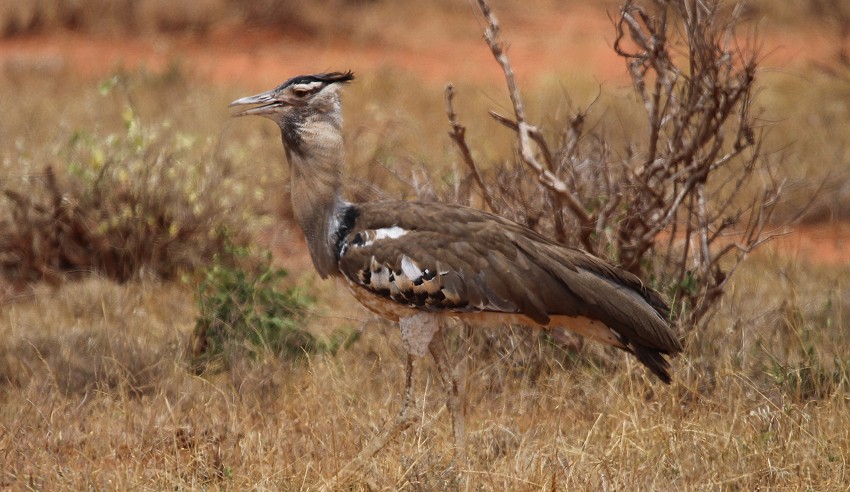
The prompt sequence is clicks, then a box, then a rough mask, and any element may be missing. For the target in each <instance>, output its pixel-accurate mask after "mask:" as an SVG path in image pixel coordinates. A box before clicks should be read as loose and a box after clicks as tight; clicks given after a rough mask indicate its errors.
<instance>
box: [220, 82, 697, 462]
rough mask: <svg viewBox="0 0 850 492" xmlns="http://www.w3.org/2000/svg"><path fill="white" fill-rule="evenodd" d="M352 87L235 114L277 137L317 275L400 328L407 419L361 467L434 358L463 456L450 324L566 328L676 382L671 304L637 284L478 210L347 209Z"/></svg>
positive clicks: (280, 99)
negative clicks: (268, 124)
mask: <svg viewBox="0 0 850 492" xmlns="http://www.w3.org/2000/svg"><path fill="white" fill-rule="evenodd" d="M353 79H354V75H353V74H352V73H351V72H345V73H342V72H333V73H320V74H315V75H301V76H297V77H293V78H291V79H289V80H287V81H286V82H284V83H283V84H281V85H280V86H279V87H277V88H275V89H272V90H270V91H267V92H263V93H261V94H257V95H255V96H250V97H245V98H242V99H238V100H236V101H233V102H232V103H231V106H245V105H251V106H252V107H250V108H249V109H244V110H242V111H240V112H237V113H235V114H234V116H246V115H259V116H264V117H266V118H269V119H271V120H273V121H274V122H275V123H277V125H278V126H279V127H280V130H281V135H282V138H283V146H284V150H285V152H286V159H287V160H288V161H289V165H290V169H291V179H292V186H291V188H292V206H293V210H294V214H295V218H296V220H297V221H298V223H299V224H300V226H301V229H302V230H303V231H304V235H305V236H306V239H307V246H308V248H309V250H310V255H311V257H312V259H313V264H314V265H315V267H316V271H317V272H318V273H319V275H321V277H322V278H327V277H340V278H343V279H345V281H346V283H347V284H348V286H349V288H350V289H351V292H352V294H354V296H355V297H356V298H357V299H358V300H359V301H360V302H361V303H363V305H365V306H366V307H367V308H369V309H370V310H372V311H374V312H376V313H378V314H380V315H381V316H383V317H385V318H389V319H390V320H392V321H395V322H398V324H399V326H400V328H401V336H402V340H403V342H404V346H405V348H406V350H407V353H408V356H407V364H406V378H405V388H404V393H403V397H404V400H403V402H402V406H401V411H400V412H399V416H398V418H397V419H396V421H395V424H394V425H393V426H391V427H390V428H388V429H387V430H386V431H385V432H384V433H383V434H382V435H381V436H379V437H377V438H376V439H375V440H374V441H373V442H372V444H371V445H370V446H367V448H366V449H364V450H363V451H362V452H361V454H360V456H359V458H360V459H364V458H368V457H370V456H371V455H373V454H374V453H375V452H377V451H378V450H379V449H380V448H381V447H383V446H384V445H385V444H386V443H387V442H388V441H389V440H390V439H392V437H393V436H394V435H395V434H396V433H398V432H399V431H400V430H401V429H403V428H404V426H405V425H407V423H409V420H410V419H409V418H408V410H409V408H410V386H411V377H412V372H413V362H414V359H415V358H416V357H421V356H423V355H425V354H426V352H428V351H430V352H431V354H432V355H433V357H434V359H435V361H436V363H437V368H438V370H439V372H440V375H441V377H442V379H443V382H444V384H445V386H446V389H447V392H448V403H447V406H448V408H449V411H450V413H451V416H452V427H453V431H454V436H455V441H456V445H457V448H458V451H459V452H463V450H464V429H463V415H464V412H463V401H462V399H461V398H460V396H459V395H458V384H457V381H456V376H455V374H454V372H453V371H452V370H450V368H449V365H448V362H447V357H446V352H445V348H444V347H443V342H442V334H441V333H440V328H441V326H442V325H443V321H444V320H445V319H446V318H449V317H453V318H458V319H460V320H462V321H465V322H468V323H472V324H481V323H487V324H494V323H502V322H505V323H522V324H525V325H532V326H534V325H537V326H542V327H552V326H562V327H565V328H568V329H570V330H572V331H574V332H576V333H579V334H581V335H584V336H586V337H589V338H593V339H595V340H597V341H600V342H602V343H605V344H608V345H613V346H615V347H617V348H619V349H622V350H624V351H626V352H628V353H630V354H632V355H634V356H635V357H636V358H637V360H638V361H640V362H641V363H642V364H643V365H645V366H646V367H648V368H649V370H650V371H652V372H653V373H654V374H655V375H656V376H658V377H659V378H660V379H661V380H662V381H664V382H665V383H669V382H670V373H669V365H668V362H667V360H666V359H665V358H664V355H675V354H676V353H678V352H680V351H681V350H682V346H681V344H680V343H679V340H678V339H677V337H676V335H675V334H674V332H673V331H672V330H671V328H670V325H669V324H668V322H667V316H668V307H667V305H666V304H665V302H664V301H663V300H662V299H661V297H660V296H659V294H658V293H657V292H655V291H654V290H652V289H650V288H648V287H646V286H645V285H644V284H643V283H642V282H641V281H640V280H639V279H638V278H637V277H635V276H634V275H632V274H630V273H628V272H625V271H623V270H621V269H619V268H617V267H615V266H613V265H610V264H608V263H606V262H604V261H602V260H600V259H599V258H596V257H594V256H591V255H589V254H587V253H585V252H583V251H580V250H577V249H573V248H568V247H564V246H562V245H560V244H556V243H555V242H553V241H551V240H549V239H547V238H545V237H543V236H541V235H540V234H537V233H535V232H534V231H531V230H530V229H528V228H526V227H523V226H521V225H519V224H516V223H514V222H512V221H510V220H507V219H504V218H501V217H498V216H496V215H492V214H489V213H486V212H483V211H481V210H477V209H473V208H467V207H461V206H457V205H447V204H441V203H425V202H408V201H382V202H374V203H349V202H347V201H345V200H344V199H343V198H342V196H341V188H342V182H343V180H342V169H343V167H344V164H345V153H344V150H343V136H342V111H341V101H340V89H341V88H342V87H343V86H344V85H345V84H347V83H348V82H350V81H352V80H353Z"/></svg>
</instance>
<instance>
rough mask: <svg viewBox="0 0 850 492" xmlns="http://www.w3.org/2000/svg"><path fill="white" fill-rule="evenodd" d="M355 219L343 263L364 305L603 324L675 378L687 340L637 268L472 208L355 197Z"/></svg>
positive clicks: (615, 341) (616, 339)
mask: <svg viewBox="0 0 850 492" xmlns="http://www.w3.org/2000/svg"><path fill="white" fill-rule="evenodd" d="M350 217H351V219H352V220H351V223H350V224H349V227H348V228H347V230H346V231H345V234H344V237H341V238H340V260H339V269H340V272H341V273H342V275H343V276H344V277H346V278H347V279H348V280H349V282H350V283H351V285H352V288H353V289H355V293H356V294H357V295H358V298H359V299H360V300H361V301H363V302H364V303H365V304H367V305H369V303H370V302H372V301H375V302H374V303H373V304H372V305H373V306H374V305H375V303H381V302H383V303H384V305H388V306H389V307H394V306H399V307H403V308H407V309H416V310H424V311H429V312H435V313H446V314H450V315H459V316H462V315H465V314H475V313H477V314H479V315H485V316H486V315H491V316H493V317H496V316H498V315H521V316H522V317H523V318H527V319H528V320H529V321H532V322H534V323H536V324H539V325H542V326H547V325H550V322H559V323H561V322H563V321H564V320H570V319H582V320H589V321H591V322H598V323H601V324H602V325H604V329H605V330H606V331H608V330H610V336H609V338H610V340H606V339H605V337H601V338H600V337H597V338H599V339H601V340H602V341H604V342H606V343H610V344H611V345H615V346H618V347H620V348H622V349H625V350H627V351H629V352H632V353H633V354H634V355H635V356H636V357H637V358H638V360H640V361H641V362H643V363H644V364H645V365H647V366H648V367H649V368H650V369H652V370H653V372H655V373H656V374H657V375H658V376H659V377H660V378H661V379H662V380H664V381H669V374H668V371H667V367H668V365H667V361H666V360H664V358H663V357H662V356H661V354H675V353H677V352H680V351H681V348H682V347H681V344H680V343H679V340H678V339H677V338H676V336H675V334H674V333H673V331H672V329H671V328H670V326H669V323H668V322H667V321H666V317H667V315H668V308H667V305H666V304H665V303H664V301H663V300H662V299H661V297H660V296H659V295H658V293H656V292H655V291H653V290H652V289H649V288H647V287H646V286H645V285H644V284H643V283H642V282H641V281H640V280H639V279H638V278H637V277H635V276H634V275H632V274H630V273H628V272H625V271H623V270H621V269H619V268H616V267H614V266H612V265H609V264H608V263H606V262H604V261H602V260H599V259H597V258H595V257H593V256H591V255H589V254H587V253H585V252H583V251H580V250H577V249H573V248H567V247H564V246H561V245H558V244H556V243H554V242H552V241H550V240H548V239H546V238H545V237H543V236H541V235H539V234H537V233H535V232H533V231H531V230H530V229H528V228H526V227H523V226H521V225H519V224H516V223H514V222H512V221H509V220H507V219H504V218H501V217H498V216H495V215H492V214H489V213H486V212H483V211H481V210H477V209H472V208H468V207H460V206H453V205H446V204H439V203H426V202H374V203H366V204H357V205H352V212H351V214H350ZM368 297H372V298H373V299H372V300H368ZM370 307H372V306H370ZM564 324H565V325H566V327H567V328H570V324H569V323H564ZM577 331H579V332H582V330H577Z"/></svg>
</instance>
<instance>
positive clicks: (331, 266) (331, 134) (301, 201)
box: [281, 114, 348, 278]
mask: <svg viewBox="0 0 850 492" xmlns="http://www.w3.org/2000/svg"><path fill="white" fill-rule="evenodd" d="M282 123H283V124H281V132H282V137H283V144H284V147H285V148H286V157H287V160H288V161H289V164H290V169H291V174H292V177H291V179H292V209H293V211H294V214H295V219H296V220H297V221H298V224H299V225H300V226H301V230H302V231H304V236H305V238H306V239H307V247H308V249H309V250H310V256H311V257H312V259H313V265H314V266H315V267H316V271H318V273H319V275H321V277H322V278H326V277H328V276H329V275H333V274H336V273H337V272H338V261H339V259H338V256H337V254H338V251H337V244H338V242H339V238H338V230H339V227H340V223H341V220H342V216H343V214H344V212H345V209H346V208H347V206H348V204H347V203H346V202H345V201H344V200H343V199H342V198H341V196H340V189H341V187H342V174H341V170H342V165H343V161H344V160H345V155H344V154H345V151H344V148H343V141H342V131H341V124H342V121H341V117H339V115H338V114H337V115H333V114H332V115H309V116H306V115H305V116H304V117H303V118H297V119H296V118H293V119H291V120H290V121H286V122H282Z"/></svg>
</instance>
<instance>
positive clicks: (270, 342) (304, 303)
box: [193, 249, 357, 370]
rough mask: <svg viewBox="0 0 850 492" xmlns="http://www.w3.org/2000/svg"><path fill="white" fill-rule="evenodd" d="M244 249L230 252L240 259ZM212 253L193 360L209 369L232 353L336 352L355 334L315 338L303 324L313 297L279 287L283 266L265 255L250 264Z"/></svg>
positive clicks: (227, 362) (200, 301)
mask: <svg viewBox="0 0 850 492" xmlns="http://www.w3.org/2000/svg"><path fill="white" fill-rule="evenodd" d="M246 255H247V252H246V251H245V250H244V249H232V250H231V252H230V256H231V257H233V259H235V260H238V259H240V258H244V257H245V256H246ZM237 263H238V261H227V259H226V258H225V259H223V258H222V257H221V256H217V257H216V261H215V264H214V265H213V266H212V267H210V268H209V269H207V270H206V272H205V273H204V278H203V280H202V281H201V282H200V284H199V285H198V291H197V303H198V309H199V311H200V314H199V316H198V318H197V321H196V323H195V331H194V344H193V345H194V347H193V352H194V354H193V355H194V362H195V367H196V368H197V369H203V370H209V369H210V363H214V365H218V366H219V367H221V366H223V367H227V366H229V365H230V363H231V362H232V361H233V359H234V358H235V357H240V356H248V357H250V358H258V357H260V356H262V355H263V354H270V355H275V356H279V357H282V358H285V359H297V358H299V357H301V356H303V355H306V354H310V353H331V354H335V353H336V352H337V351H338V350H339V349H340V348H344V347H347V346H348V345H349V344H351V343H352V342H353V341H354V340H356V338H357V335H356V333H355V332H351V331H346V332H335V333H334V334H333V335H332V336H331V337H330V338H329V339H327V340H323V339H317V338H316V337H315V336H314V335H313V334H312V333H310V332H309V331H307V330H306V329H305V328H304V325H305V322H306V320H307V318H308V312H307V311H308V308H309V306H310V304H311V303H312V300H311V299H310V298H308V297H306V296H305V295H303V294H302V293H301V292H299V291H298V289H296V288H281V281H282V280H283V279H284V278H285V277H286V276H287V272H286V270H284V269H282V268H276V267H274V266H272V264H271V258H270V256H266V258H265V259H264V260H263V261H261V262H259V263H258V264H256V265H254V266H251V267H243V266H240V265H238V264H237Z"/></svg>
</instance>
